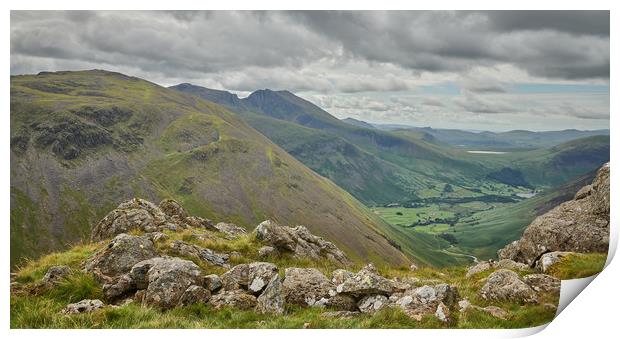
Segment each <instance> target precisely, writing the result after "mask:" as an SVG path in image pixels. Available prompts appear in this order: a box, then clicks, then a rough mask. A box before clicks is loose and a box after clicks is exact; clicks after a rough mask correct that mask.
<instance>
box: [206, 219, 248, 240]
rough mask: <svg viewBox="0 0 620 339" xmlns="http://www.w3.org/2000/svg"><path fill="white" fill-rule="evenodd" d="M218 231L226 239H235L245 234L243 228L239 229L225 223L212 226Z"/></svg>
mask: <svg viewBox="0 0 620 339" xmlns="http://www.w3.org/2000/svg"><path fill="white" fill-rule="evenodd" d="M214 227H215V228H216V229H217V230H218V231H220V232H222V233H224V234H226V236H227V238H228V239H235V238H237V237H239V236H240V235H243V234H246V233H247V231H246V230H245V228H243V227H239V226H237V225H235V224H230V223H226V222H220V223H217V224H216V225H215V226H214Z"/></svg>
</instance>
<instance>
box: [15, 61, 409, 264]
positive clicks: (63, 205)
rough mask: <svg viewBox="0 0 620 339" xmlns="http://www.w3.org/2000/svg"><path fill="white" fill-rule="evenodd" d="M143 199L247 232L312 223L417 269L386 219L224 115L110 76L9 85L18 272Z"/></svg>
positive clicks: (362, 249) (30, 79)
mask: <svg viewBox="0 0 620 339" xmlns="http://www.w3.org/2000/svg"><path fill="white" fill-rule="evenodd" d="M134 196H141V197H144V198H147V199H149V200H154V201H157V200H158V199H162V198H166V197H172V198H174V199H176V200H178V201H180V202H181V203H182V204H183V205H184V206H186V207H187V208H188V210H189V211H190V212H191V213H193V214H196V215H199V216H203V217H207V218H211V219H214V220H216V221H218V220H228V221H234V222H236V223H238V224H240V225H242V226H245V227H247V228H248V229H251V228H253V227H255V226H256V224H257V223H258V222H260V221H262V220H264V219H268V218H271V219H275V220H277V221H279V222H281V223H284V224H290V225H297V224H303V225H306V226H308V228H309V229H310V230H311V231H312V232H313V233H316V234H319V235H321V236H324V237H326V238H328V239H330V240H332V241H334V242H336V243H337V244H338V246H339V247H341V248H342V249H343V250H345V251H346V252H347V253H348V254H349V255H350V256H351V257H352V258H354V259H356V260H360V261H365V260H374V261H378V262H384V263H390V264H394V265H400V264H406V263H407V261H408V260H407V258H406V256H405V255H404V254H403V253H402V252H401V251H399V250H397V249H396V248H395V247H394V246H393V245H391V244H390V243H389V242H388V240H387V239H386V237H385V236H384V234H383V231H382V230H383V229H384V228H385V227H386V224H385V223H384V222H383V221H382V220H380V219H379V218H378V217H377V216H376V215H374V214H373V213H371V212H370V211H369V210H368V209H367V208H366V207H364V206H363V205H362V204H361V203H359V202H358V201H357V200H356V199H355V198H353V197H352V196H351V195H349V194H348V193H347V192H345V191H344V190H342V189H340V188H339V187H338V186H336V185H335V184H333V183H332V182H331V181H330V180H328V179H325V178H323V177H321V176H319V175H317V174H316V173H314V172H313V171H312V170H310V169H308V168H307V167H306V166H304V165H303V164H302V163H300V162H299V161H297V160H296V159H295V158H293V157H292V156H290V155H289V154H287V153H286V152H285V151H283V150H282V149H281V148H280V147H278V146H277V145H275V144H274V143H272V142H271V141H270V140H268V139H267V138H265V137H264V136H263V135H262V134H260V133H258V132H257V131H256V130H254V129H253V128H252V127H250V126H248V125H247V124H246V123H245V122H243V121H241V120H239V119H238V118H237V117H236V116H235V115H234V114H232V113H230V112H229V111H227V110H226V109H225V108H223V107H222V106H219V105H216V104H213V103H210V102H206V101H204V100H201V99H198V98H196V97H194V96H190V95H185V94H182V93H179V92H177V91H172V90H169V89H166V88H163V87H160V86H158V85H155V84H153V83H149V82H147V81H144V80H141V79H138V78H133V77H128V76H125V75H122V74H118V73H111V72H105V71H83V72H57V73H42V74H39V75H27V76H14V77H11V261H12V263H16V262H17V261H18V260H19V259H20V258H21V257H23V256H36V255H37V254H40V253H43V252H47V251H49V250H51V249H56V248H61V247H64V246H66V245H67V244H68V243H71V242H75V241H79V240H80V239H84V238H86V237H87V236H88V234H89V230H90V227H91V226H92V225H93V224H94V223H95V222H97V221H98V220H99V218H101V217H102V216H103V214H104V213H105V212H106V211H109V210H110V209H111V208H113V207H114V206H116V205H117V204H118V203H119V202H121V201H123V200H125V199H128V198H131V197H134Z"/></svg>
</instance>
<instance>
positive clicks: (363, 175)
mask: <svg viewBox="0 0 620 339" xmlns="http://www.w3.org/2000/svg"><path fill="white" fill-rule="evenodd" d="M172 88H173V89H175V90H178V91H181V92H185V93H190V94H193V95H196V96H198V97H201V98H203V99H206V100H209V101H213V102H216V103H220V104H222V105H225V106H227V107H229V108H230V109H231V110H233V111H234V112H236V113H237V114H238V115H239V116H240V117H242V118H243V119H244V120H246V121H247V122H248V123H249V124H250V125H251V126H252V127H254V128H256V129H257V130H258V131H260V132H261V133H263V134H264V135H265V136H267V137H268V138H269V139H271V140H272V141H274V142H275V143H276V144H278V145H280V146H281V147H282V148H284V149H285V150H286V151H288V152H289V153H290V154H291V155H293V156H294V157H296V158H297V159H298V160H300V161H301V162H303V163H304V164H305V165H306V166H308V167H310V168H312V169H313V170H314V171H316V172H317V173H320V174H321V175H323V176H325V177H327V178H330V179H331V180H332V181H334V182H335V183H336V184H338V185H339V186H340V187H342V188H344V189H345V190H347V191H348V192H350V193H351V194H353V195H354V196H355V197H356V198H358V199H360V200H361V201H362V202H364V203H366V204H367V205H370V206H376V205H384V204H388V203H391V202H407V201H411V200H416V199H418V198H427V197H428V196H427V195H426V193H425V192H428V191H429V190H431V191H432V190H434V188H435V187H443V186H444V185H445V184H447V183H449V184H452V185H456V186H457V187H461V188H463V189H469V188H472V187H481V186H484V185H485V184H489V183H497V182H501V183H504V184H508V185H513V186H528V187H538V186H543V187H551V186H555V185H559V184H561V183H564V182H566V181H568V180H570V179H572V178H574V177H575V176H578V175H581V174H584V173H587V172H589V171H591V170H593V169H595V168H598V166H600V165H601V164H602V163H604V162H606V161H608V159H609V141H608V137H606V136H598V137H592V138H591V139H588V138H584V139H578V140H574V141H570V142H568V143H566V144H561V145H556V144H557V143H559V142H561V141H565V140H570V139H571V138H577V137H579V136H583V135H593V134H597V133H602V134H604V133H605V131H576V130H567V131H558V132H528V131H511V132H506V133H492V132H483V133H473V132H467V131H458V130H434V129H430V128H429V129H414V130H412V129H408V130H402V129H401V130H395V131H385V130H378V129H375V128H366V127H364V126H360V124H359V123H353V124H352V123H349V122H345V121H341V120H338V119H336V118H335V117H333V116H332V115H330V114H329V113H328V112H326V111H324V110H322V109H321V108H320V107H318V106H316V105H314V104H312V103H310V102H308V101H306V100H304V99H302V98H299V97H297V96H295V95H294V94H292V93H291V92H288V91H271V90H259V91H256V92H254V93H252V94H251V95H250V96H249V97H247V98H244V99H240V98H238V97H237V96H236V95H234V94H231V93H229V92H226V91H218V90H211V89H208V88H204V87H200V86H194V85H191V84H181V85H177V86H173V87H172ZM607 132H608V131H607ZM435 134H437V135H435ZM442 138H444V139H446V138H447V141H442ZM459 138H460V139H459ZM605 138H607V139H605ZM457 139H458V140H461V139H466V140H470V141H472V142H474V144H475V142H476V140H478V141H480V140H483V141H484V140H486V141H485V142H487V141H488V142H491V141H492V142H493V143H496V144H498V145H500V146H502V145H503V146H502V147H503V148H502V147H500V148H501V149H505V148H509V149H511V150H513V149H518V150H516V151H514V152H510V153H507V154H503V155H492V156H489V155H478V154H471V153H467V152H466V151H465V150H464V149H461V148H458V147H454V146H453V145H451V144H450V143H451V142H454V140H457ZM528 142H529V144H528ZM548 145H555V146H553V147H550V148H543V149H537V150H531V151H523V148H532V147H542V146H548ZM505 168H506V169H505Z"/></svg>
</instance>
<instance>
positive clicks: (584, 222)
mask: <svg viewBox="0 0 620 339" xmlns="http://www.w3.org/2000/svg"><path fill="white" fill-rule="evenodd" d="M609 167H610V166H609V163H607V164H605V165H603V166H602V167H601V168H600V169H599V170H598V172H597V174H596V177H595V178H594V181H593V182H592V184H591V185H587V186H585V187H583V188H582V189H581V190H579V192H577V194H576V195H575V197H574V199H573V200H570V201H567V202H564V203H562V204H560V205H559V206H557V207H555V208H554V209H552V210H550V211H549V212H547V213H545V214H543V215H541V216H539V217H537V218H536V219H535V220H534V221H533V222H532V223H531V224H530V225H529V226H528V227H527V228H526V230H525V232H524V233H523V236H522V237H521V239H519V240H516V241H514V242H512V243H510V244H508V245H507V246H506V247H504V248H503V249H501V250H499V252H498V256H499V258H500V259H512V260H514V261H518V262H522V263H525V264H527V265H529V266H535V265H537V264H538V261H539V260H540V259H541V258H542V256H543V255H545V254H546V253H549V252H557V251H568V252H579V253H588V252H607V249H608V247H609V194H610V191H609V190H610V182H609ZM546 266H547V265H546V264H542V267H546Z"/></svg>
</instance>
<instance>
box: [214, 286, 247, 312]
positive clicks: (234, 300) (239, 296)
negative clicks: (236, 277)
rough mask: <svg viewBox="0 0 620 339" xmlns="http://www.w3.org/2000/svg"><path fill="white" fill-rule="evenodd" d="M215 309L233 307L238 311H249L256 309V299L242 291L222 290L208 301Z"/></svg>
mask: <svg viewBox="0 0 620 339" xmlns="http://www.w3.org/2000/svg"><path fill="white" fill-rule="evenodd" d="M209 302H210V303H211V304H212V305H213V307H214V308H215V309H220V308H222V307H234V308H238V309H240V310H251V309H253V308H255V307H256V303H257V301H256V297H255V296H253V295H251V294H248V293H246V292H245V291H243V290H230V291H225V290H222V291H221V292H220V293H218V294H216V295H213V296H211V300H210V301H209Z"/></svg>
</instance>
